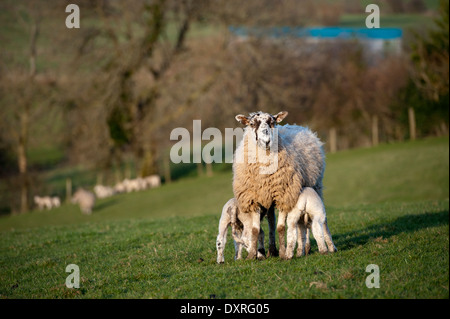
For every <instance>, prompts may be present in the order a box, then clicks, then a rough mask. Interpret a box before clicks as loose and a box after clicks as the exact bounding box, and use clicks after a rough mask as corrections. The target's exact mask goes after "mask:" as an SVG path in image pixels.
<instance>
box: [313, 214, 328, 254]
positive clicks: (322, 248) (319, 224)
mask: <svg viewBox="0 0 450 319" xmlns="http://www.w3.org/2000/svg"><path fill="white" fill-rule="evenodd" d="M323 223H324V219H322V218H320V217H316V216H315V217H314V218H313V221H312V232H313V236H314V239H315V240H316V242H317V247H318V248H319V253H321V254H326V253H327V252H328V250H327V245H326V244H325V238H324V234H323Z"/></svg>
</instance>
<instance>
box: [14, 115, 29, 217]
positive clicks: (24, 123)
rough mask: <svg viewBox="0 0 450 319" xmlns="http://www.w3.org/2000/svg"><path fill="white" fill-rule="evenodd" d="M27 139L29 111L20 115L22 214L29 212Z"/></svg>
mask: <svg viewBox="0 0 450 319" xmlns="http://www.w3.org/2000/svg"><path fill="white" fill-rule="evenodd" d="M27 139H28V111H27V110H25V111H24V112H23V113H22V114H20V136H19V141H18V145H17V162H18V163H17V164H18V166H19V174H20V212H21V213H24V212H26V211H27V210H28V183H27Z"/></svg>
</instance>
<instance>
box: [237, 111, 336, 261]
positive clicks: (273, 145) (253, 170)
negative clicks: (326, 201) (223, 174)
mask: <svg viewBox="0 0 450 319" xmlns="http://www.w3.org/2000/svg"><path fill="white" fill-rule="evenodd" d="M286 116H287V112H280V113H278V114H277V115H271V114H268V113H263V112H257V113H251V114H250V116H249V117H246V116H244V115H237V116H236V120H237V121H239V122H240V123H242V124H244V125H246V127H245V130H244V136H243V139H242V141H241V143H240V144H239V146H238V147H237V149H236V152H235V155H234V161H233V192H234V196H235V198H236V200H237V202H238V206H239V209H240V210H241V211H242V212H243V213H248V214H250V215H251V216H252V217H251V218H252V231H251V241H250V248H249V255H248V258H249V259H252V258H255V256H256V244H257V236H258V234H259V229H260V220H259V214H260V211H261V209H262V208H268V207H270V206H271V205H273V204H275V205H276V207H277V208H278V210H279V212H280V213H279V218H278V224H277V230H278V237H279V242H280V250H279V253H280V257H282V258H285V222H286V215H287V214H288V213H289V212H291V211H292V209H293V208H294V206H295V205H296V203H297V200H298V198H299V196H300V193H301V191H302V188H303V187H312V188H313V189H314V190H315V191H316V192H317V194H318V195H319V196H320V197H321V198H322V179H323V173H324V170H325V155H324V152H323V148H322V142H321V141H320V140H319V138H318V137H317V136H316V134H315V133H313V132H312V131H310V130H309V129H308V128H305V127H301V126H297V125H285V126H278V125H276V124H277V123H280V122H281V121H282V120H283V119H284V118H285V117H286ZM324 225H326V224H324ZM325 228H327V227H324V231H327V232H328V233H329V230H328V228H327V229H325Z"/></svg>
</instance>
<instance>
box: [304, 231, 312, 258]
mask: <svg viewBox="0 0 450 319" xmlns="http://www.w3.org/2000/svg"><path fill="white" fill-rule="evenodd" d="M310 232H311V231H310V229H309V227H307V226H306V225H305V233H306V234H305V255H309V253H310V252H311V238H310V237H311V236H310Z"/></svg>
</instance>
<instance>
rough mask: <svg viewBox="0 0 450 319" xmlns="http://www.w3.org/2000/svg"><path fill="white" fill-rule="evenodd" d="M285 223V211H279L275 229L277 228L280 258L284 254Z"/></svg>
mask: <svg viewBox="0 0 450 319" xmlns="http://www.w3.org/2000/svg"><path fill="white" fill-rule="evenodd" d="M285 224H286V213H284V212H282V211H279V213H278V223H277V230H278V241H279V243H280V250H279V255H280V258H282V259H284V258H285V255H286V241H285V229H286V226H285Z"/></svg>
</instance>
